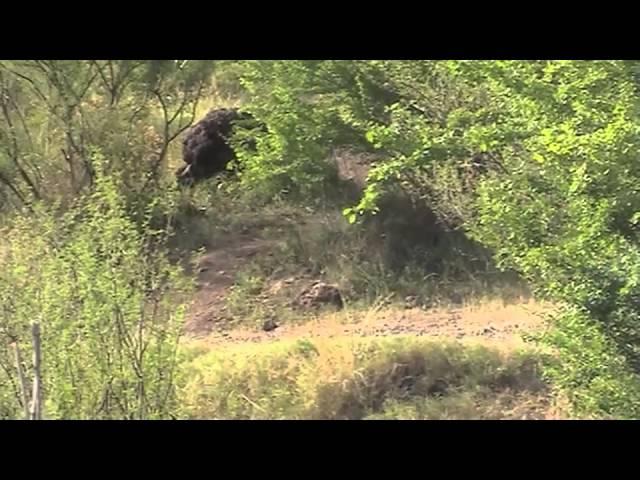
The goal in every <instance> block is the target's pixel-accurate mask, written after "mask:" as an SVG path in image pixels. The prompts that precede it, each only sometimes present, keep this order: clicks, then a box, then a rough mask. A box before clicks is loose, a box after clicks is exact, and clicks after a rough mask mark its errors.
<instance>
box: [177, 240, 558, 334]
mask: <svg viewBox="0 0 640 480" xmlns="http://www.w3.org/2000/svg"><path fill="white" fill-rule="evenodd" d="M273 244H274V242H273V241H267V240H264V239H261V238H258V237H256V236H255V235H252V234H250V233H246V234H244V235H240V236H237V237H234V238H233V241H227V242H225V244H223V245H220V246H219V247H218V248H216V249H215V250H211V251H209V252H207V253H206V254H205V255H204V256H203V257H202V258H201V259H200V261H199V263H198V266H197V269H198V270H197V271H198V291H197V293H196V296H195V298H194V300H193V303H192V305H191V307H190V310H189V313H188V315H187V322H186V327H185V333H186V334H187V336H188V337H191V338H193V337H198V338H201V339H205V340H206V343H208V344H237V343H246V342H273V341H277V340H284V339H295V338H317V337H326V338H333V337H338V336H390V335H407V334H411V335H417V336H431V337H447V338H457V339H460V338H483V339H487V340H495V341H500V342H504V341H514V340H515V341H518V339H519V337H520V333H521V332H523V331H527V332H531V331H533V330H537V329H539V328H541V327H542V326H543V320H542V317H541V316H540V314H541V313H543V312H544V311H545V310H546V307H543V306H541V305H539V304H536V303H533V302H523V303H519V304H515V305H503V304H501V303H500V304H499V303H496V302H493V303H486V304H482V305H478V306H475V307H473V306H471V307H462V308H451V309H440V310H423V309H420V308H406V309H404V308H402V307H399V306H396V307H389V308H386V309H380V310H376V309H373V308H372V309H370V310H369V311H350V310H349V308H348V307H347V309H346V310H344V311H342V312H336V313H327V314H324V315H321V316H319V317H316V318H315V319H310V320H309V321H307V322H305V323H304V324H287V323H284V322H282V323H281V322H278V319H277V318H276V319H275V321H276V323H278V324H279V326H278V328H276V329H275V330H273V331H270V332H265V331H262V330H260V329H254V330H251V329H247V328H238V329H232V330H229V329H228V328H226V329H225V328H222V327H224V326H225V325H228V322H230V321H232V316H231V315H230V314H229V312H228V311H227V307H226V304H225V301H226V297H227V295H228V294H229V292H230V288H231V287H232V286H233V284H234V281H235V277H236V274H237V273H238V272H239V270H240V269H241V268H242V267H243V266H246V265H247V263H248V262H249V261H251V259H253V258H254V257H255V256H256V255H264V254H267V253H268V250H269V248H270V246H272V245H273Z"/></svg>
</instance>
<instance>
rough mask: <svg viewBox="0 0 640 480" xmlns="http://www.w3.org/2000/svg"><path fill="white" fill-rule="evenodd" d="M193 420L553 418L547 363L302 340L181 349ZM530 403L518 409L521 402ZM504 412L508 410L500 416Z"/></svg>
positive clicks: (415, 346)
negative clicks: (543, 376)
mask: <svg viewBox="0 0 640 480" xmlns="http://www.w3.org/2000/svg"><path fill="white" fill-rule="evenodd" d="M187 352H188V354H189V355H190V356H191V358H190V360H189V361H188V367H187V372H188V379H189V380H188V382H187V383H186V385H185V387H184V389H183V390H182V392H181V405H182V407H183V412H182V415H183V416H184V417H185V418H192V419H196V418H197V419H203V418H213V419H342V420H347V419H365V418H371V419H375V418H505V417H507V418H521V417H527V418H529V417H536V418H540V417H544V416H547V415H552V413H551V409H552V401H551V394H550V392H549V389H548V387H547V385H546V384H545V383H544V381H543V380H542V379H541V377H540V374H539V369H540V365H541V363H542V362H543V361H549V360H548V359H547V357H545V356H543V355H542V354H540V353H539V352H536V351H533V350H519V351H513V352H506V351H505V352H503V351H498V350H495V349H491V348H488V347H485V346H481V345H465V344H462V343H441V342H433V341H426V340H423V339H417V338H412V337H397V338H393V339H381V340H378V339H375V340H374V339H370V338H369V339H359V340H345V339H343V340H331V341H329V340H321V341H316V340H314V341H310V340H306V339H300V340H298V341H295V342H279V343H276V344H267V345H242V346H241V347H229V348H226V349H223V350H216V351H207V350H204V349H203V350H198V349H197V348H194V347H192V348H191V349H189V350H187ZM522 399H526V402H525V403H527V404H528V405H529V407H531V408H527V407H526V406H525V405H524V404H523V406H522V407H521V408H518V407H517V406H516V404H519V403H520V402H519V401H520V400H522ZM500 406H509V407H510V408H506V409H504V410H502V409H501V408H500Z"/></svg>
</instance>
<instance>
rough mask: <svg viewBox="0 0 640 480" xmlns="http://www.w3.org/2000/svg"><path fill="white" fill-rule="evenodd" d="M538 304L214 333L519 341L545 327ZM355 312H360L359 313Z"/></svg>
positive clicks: (222, 337) (345, 317) (257, 339)
mask: <svg viewBox="0 0 640 480" xmlns="http://www.w3.org/2000/svg"><path fill="white" fill-rule="evenodd" d="M543 311H544V310H543V308H541V307H540V306H538V305H534V304H519V305H508V306H502V307H496V306H488V307H485V308H483V309H479V310H473V309H470V308H455V309H449V310H439V311H424V310H421V309H417V308H416V309H407V310H404V311H403V310H400V309H398V308H389V309H387V310H382V311H378V312H358V313H359V315H358V314H356V316H355V318H354V317H352V318H349V313H344V314H339V313H337V314H329V315H325V316H321V317H319V318H317V319H314V320H310V321H308V322H306V323H304V324H302V325H281V326H280V327H278V328H277V329H276V330H274V331H271V332H264V331H258V330H249V329H244V330H233V331H229V332H218V333H212V334H211V335H210V336H209V337H208V338H207V343H211V344H221V343H224V344H233V343H246V342H254V343H262V342H273V341H278V340H291V339H295V338H318V337H324V338H335V337H340V336H352V337H353V336H361V337H378V336H392V335H417V336H429V337H435V338H438V337H440V338H455V339H462V338H482V339H486V340H492V341H500V342H519V341H520V340H519V339H520V334H521V333H522V332H532V331H535V330H538V329H540V328H541V327H542V326H543V321H542V318H541V317H540V313H542V312H543ZM354 313H355V312H354Z"/></svg>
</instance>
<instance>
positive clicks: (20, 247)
mask: <svg viewBox="0 0 640 480" xmlns="http://www.w3.org/2000/svg"><path fill="white" fill-rule="evenodd" d="M95 164H96V165H97V166H98V168H97V170H96V183H95V189H94V190H93V192H92V193H91V194H90V195H89V196H87V197H86V198H84V199H82V200H81V201H80V202H79V203H78V205H77V206H76V207H75V208H73V209H72V210H70V211H67V212H65V213H57V212H56V211H54V209H52V208H47V207H44V206H39V207H37V210H36V212H35V213H34V214H31V215H29V216H21V217H18V218H16V219H15V220H14V222H13V224H12V225H11V228H9V229H8V231H7V235H6V237H5V239H4V245H3V246H4V249H5V251H4V255H3V256H4V258H3V268H2V270H1V271H0V304H1V305H2V310H1V311H0V326H1V327H2V330H1V333H0V342H1V343H2V345H3V348H2V349H1V350H0V352H1V353H0V364H1V365H2V370H1V371H0V377H1V380H0V392H1V393H0V401H1V402H2V406H1V407H0V411H1V412H2V414H3V415H4V416H5V417H8V418H15V417H17V416H18V415H19V413H18V412H19V410H20V409H19V403H18V402H19V395H17V394H18V392H17V391H16V387H15V385H16V384H17V382H16V378H15V373H14V372H15V370H16V368H15V364H14V361H13V357H12V356H11V354H10V351H9V350H8V349H6V348H4V347H5V346H8V344H9V342H10V341H11V340H12V339H15V340H17V341H18V342H19V345H20V346H21V348H22V350H23V352H29V351H30V336H29V326H30V324H31V323H32V322H39V323H40V324H41V329H42V361H43V369H42V377H43V381H44V398H45V407H44V414H45V416H46V417H47V418H60V419H150V418H167V417H168V416H169V415H170V414H171V412H172V411H174V410H175V408H176V403H175V402H176V396H175V387H176V382H177V381H178V379H179V365H178V362H177V359H178V357H177V346H178V345H177V342H178V338H179V335H180V329H181V326H182V315H183V308H182V306H181V305H182V302H183V301H184V299H185V298H186V297H185V294H187V293H188V292H189V291H190V288H189V282H188V280H187V279H186V278H185V277H184V275H183V274H182V272H181V270H180V268H178V267H176V266H173V265H171V264H170V263H169V261H168V259H167V255H166V252H165V251H164V249H163V245H164V244H165V242H166V236H167V235H168V234H169V233H170V232H169V231H168V230H166V229H164V230H163V229H154V228H152V227H151V226H150V224H149V223H148V222H147V223H141V224H136V223H134V222H133V221H132V220H131V213H130V212H128V211H127V209H126V203H125V201H124V199H123V197H122V195H121V194H120V188H119V187H118V186H117V180H115V179H114V178H113V177H110V176H106V175H105V174H104V173H103V169H102V168H101V165H103V164H104V161H102V160H99V157H98V158H96V159H95ZM150 216H151V215H150V214H149V215H147V218H148V219H149V218H150ZM29 357H30V356H27V359H28V358H29ZM29 368H30V367H29ZM29 368H28V370H29Z"/></svg>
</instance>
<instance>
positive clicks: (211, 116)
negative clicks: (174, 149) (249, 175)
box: [176, 108, 264, 185]
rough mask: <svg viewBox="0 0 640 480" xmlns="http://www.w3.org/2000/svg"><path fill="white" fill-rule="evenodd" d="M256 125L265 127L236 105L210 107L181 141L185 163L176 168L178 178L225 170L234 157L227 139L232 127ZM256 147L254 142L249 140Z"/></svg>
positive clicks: (196, 178)
mask: <svg viewBox="0 0 640 480" xmlns="http://www.w3.org/2000/svg"><path fill="white" fill-rule="evenodd" d="M235 127H240V128H247V129H252V128H257V127H260V128H261V129H262V130H263V131H264V127H263V126H262V125H260V124H259V123H258V122H257V121H256V120H255V118H254V117H253V116H252V115H251V114H249V113H246V112H241V111H239V110H237V109H231V108H223V109H218V110H211V111H210V112H209V113H207V115H206V116H205V117H204V118H203V119H202V120H200V121H199V122H198V123H196V124H195V125H194V126H193V127H191V129H189V131H188V132H187V135H186V137H185V139H184V141H183V142H182V156H183V160H184V162H185V163H186V165H185V166H183V167H181V168H179V169H178V171H176V176H177V177H178V181H179V182H180V183H181V184H183V185H193V184H194V183H196V182H198V181H201V180H205V179H207V178H211V177H213V176H215V175H217V174H219V173H222V172H224V171H226V170H227V166H228V165H229V164H230V163H231V162H232V161H234V160H235V159H236V155H235V152H234V150H233V148H232V147H231V145H230V143H229V140H230V139H231V136H232V135H233V133H234V128H235ZM251 143H252V144H253V145H251V144H250V145H249V146H250V147H255V143H254V142H251Z"/></svg>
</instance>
